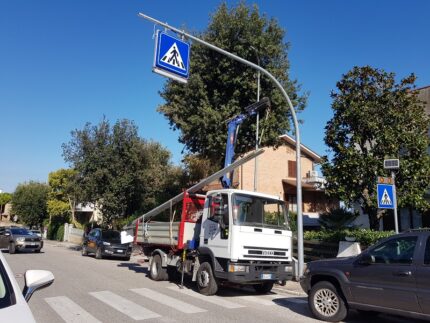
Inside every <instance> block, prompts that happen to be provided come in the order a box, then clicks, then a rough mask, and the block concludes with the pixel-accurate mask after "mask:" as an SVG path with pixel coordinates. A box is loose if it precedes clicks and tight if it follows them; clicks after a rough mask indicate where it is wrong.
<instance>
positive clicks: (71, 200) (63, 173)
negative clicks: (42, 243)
mask: <svg viewBox="0 0 430 323" xmlns="http://www.w3.org/2000/svg"><path fill="white" fill-rule="evenodd" d="M76 175H77V172H76V171H75V170H74V169H63V168H62V169H59V170H56V171H54V172H51V173H49V175H48V184H49V187H50V191H49V194H48V214H49V215H50V216H62V217H67V216H68V215H72V221H74V212H75V207H76V202H77V196H78V192H79V190H77V189H76V186H75V180H76Z"/></svg>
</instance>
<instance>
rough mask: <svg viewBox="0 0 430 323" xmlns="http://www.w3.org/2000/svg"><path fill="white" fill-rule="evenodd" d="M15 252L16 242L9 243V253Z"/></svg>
mask: <svg viewBox="0 0 430 323" xmlns="http://www.w3.org/2000/svg"><path fill="white" fill-rule="evenodd" d="M15 252H16V248H15V243H14V242H11V243H9V253H10V254H13V253H15Z"/></svg>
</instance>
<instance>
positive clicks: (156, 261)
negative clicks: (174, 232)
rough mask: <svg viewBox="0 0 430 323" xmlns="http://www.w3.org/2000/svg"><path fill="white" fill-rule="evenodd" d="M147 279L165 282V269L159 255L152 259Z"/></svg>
mask: <svg viewBox="0 0 430 323" xmlns="http://www.w3.org/2000/svg"><path fill="white" fill-rule="evenodd" d="M149 277H150V278H151V279H152V280H156V281H160V280H167V278H168V276H167V269H166V268H163V266H162V262H161V257H160V255H158V254H157V255H155V256H154V257H152V261H151V266H150V268H149Z"/></svg>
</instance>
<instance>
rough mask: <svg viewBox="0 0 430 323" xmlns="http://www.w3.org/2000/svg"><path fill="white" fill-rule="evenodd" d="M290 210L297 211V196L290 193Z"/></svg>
mask: <svg viewBox="0 0 430 323" xmlns="http://www.w3.org/2000/svg"><path fill="white" fill-rule="evenodd" d="M288 211H290V212H296V213H297V197H296V196H295V195H288Z"/></svg>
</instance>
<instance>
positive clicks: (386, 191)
mask: <svg viewBox="0 0 430 323" xmlns="http://www.w3.org/2000/svg"><path fill="white" fill-rule="evenodd" d="M377 192H378V208H379V209H394V194H393V185H391V184H377Z"/></svg>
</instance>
